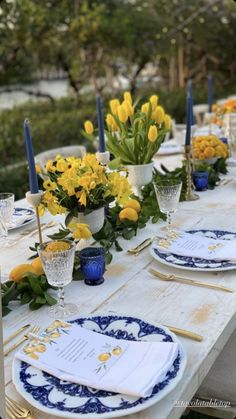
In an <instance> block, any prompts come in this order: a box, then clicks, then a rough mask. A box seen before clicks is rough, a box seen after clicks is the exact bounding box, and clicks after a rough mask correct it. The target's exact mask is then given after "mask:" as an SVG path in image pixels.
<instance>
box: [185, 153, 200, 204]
mask: <svg viewBox="0 0 236 419" xmlns="http://www.w3.org/2000/svg"><path fill="white" fill-rule="evenodd" d="M184 164H185V171H186V177H187V190H186V194H185V199H186V201H196V200H197V199H199V196H198V195H197V194H196V193H195V192H194V190H193V182H192V162H191V146H190V145H186V146H185V160H184Z"/></svg>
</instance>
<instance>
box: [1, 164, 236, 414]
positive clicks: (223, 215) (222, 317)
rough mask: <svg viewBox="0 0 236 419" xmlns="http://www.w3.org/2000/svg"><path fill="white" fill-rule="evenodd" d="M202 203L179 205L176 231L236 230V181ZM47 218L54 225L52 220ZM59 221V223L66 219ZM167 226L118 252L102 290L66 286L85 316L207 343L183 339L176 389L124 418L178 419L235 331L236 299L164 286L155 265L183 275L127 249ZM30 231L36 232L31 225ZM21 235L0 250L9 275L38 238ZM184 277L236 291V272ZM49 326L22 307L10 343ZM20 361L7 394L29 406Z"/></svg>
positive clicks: (13, 317)
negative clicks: (19, 382)
mask: <svg viewBox="0 0 236 419" xmlns="http://www.w3.org/2000/svg"><path fill="white" fill-rule="evenodd" d="M178 160H179V156H168V158H165V159H163V157H162V158H161V161H162V162H163V161H164V163H165V164H166V166H167V167H168V168H170V169H172V168H173V167H174V166H176V164H177V162H178ZM158 163H159V162H158V160H157V164H158ZM234 170H236V169H234ZM235 173H236V172H235ZM233 175H234V171H233V170H232V169H231V171H230V173H229V174H228V175H227V177H232V176H233ZM200 197H201V198H200V200H198V201H195V202H183V203H180V204H179V209H178V211H177V213H176V214H175V216H174V223H175V225H176V227H179V228H194V227H197V228H201V227H202V228H217V229H225V230H229V231H236V224H235V223H234V214H235V211H236V181H234V182H231V183H229V184H228V185H226V186H224V187H220V186H219V187H218V188H216V189H215V190H213V191H207V192H201V193H200ZM21 204H22V202H21ZM44 218H45V220H48V219H49V216H48V215H47V216H46V217H44ZM57 219H58V220H60V217H58V218H57ZM163 225H164V223H163V222H159V223H157V224H154V225H151V224H149V225H148V226H147V227H146V228H145V229H143V230H140V231H139V232H138V235H137V236H136V237H135V238H133V239H132V240H131V241H125V240H122V241H121V244H122V247H123V251H122V252H120V253H119V252H114V253H113V261H112V263H111V264H110V265H109V266H108V267H107V271H106V274H105V282H104V283H103V284H102V285H100V286H99V287H89V286H86V285H85V284H84V282H74V283H71V284H70V285H69V286H67V287H66V299H67V300H68V301H74V302H76V304H77V305H78V307H79V313H78V314H79V315H81V316H83V315H88V314H93V313H102V314H109V313H110V314H112V313H113V314H115V313H118V314H129V315H132V316H136V317H139V318H142V319H144V320H147V321H150V322H152V323H154V324H156V323H160V324H168V325H172V326H176V327H180V328H184V329H188V330H192V331H194V332H196V333H198V334H200V335H202V336H203V337H204V340H203V341H202V342H201V343H198V342H194V341H192V340H189V339H185V338H179V339H180V340H181V342H182V344H183V346H184V348H185V350H186V352H187V356H188V363H187V368H186V371H185V373H184V377H183V379H182V380H181V382H180V383H179V385H178V386H177V388H176V389H175V390H174V391H173V392H171V393H170V394H169V395H168V396H167V397H165V398H164V399H163V400H162V401H161V402H160V403H157V404H156V405H154V406H153V407H151V408H149V409H147V410H144V411H141V412H140V413H138V414H134V415H131V416H125V417H124V416H123V419H125V418H128V417H129V418H130V419H154V418H158V419H166V418H168V419H177V418H179V417H180V416H181V414H182V413H183V411H184V407H183V408H181V407H174V402H175V401H176V400H183V401H185V402H186V401H189V400H191V398H192V397H193V395H194V394H195V392H196V390H197V389H198V387H199V386H200V384H201V382H202V380H203V379H204V377H205V376H206V375H207V373H208V371H209V369H210V368H211V366H212V365H213V363H214V361H215V359H216V358H217V356H218V354H219V353H220V352H221V351H222V350H223V347H224V345H225V343H226V342H227V340H228V338H229V337H230V335H231V333H232V332H233V330H234V328H235V326H236V298H235V296H236V294H229V293H225V292H221V291H215V290H210V289H207V288H200V287H194V286H189V285H184V284H178V283H171V282H170V283H169V282H167V283H166V282H162V281H159V280H158V279H155V278H154V277H152V276H151V275H150V274H149V273H148V269H149V268H150V267H153V268H156V269H158V270H159V271H161V272H164V273H176V272H177V270H176V269H173V268H169V267H167V266H165V265H162V264H160V263H158V262H157V261H155V260H153V259H152V257H151V256H150V254H149V250H148V249H146V250H144V251H143V252H142V253H141V254H140V255H139V256H137V257H136V256H133V255H130V254H128V253H127V249H128V248H130V247H134V246H135V245H136V244H138V243H140V242H141V241H142V240H144V239H145V238H147V237H153V236H154V235H155V234H156V233H157V232H158V230H159V229H160V228H162V227H163ZM30 227H32V228H33V226H32V225H31V226H30ZM24 228H27V227H24ZM54 230H55V231H56V230H57V227H53V228H52V229H51V230H50V233H52V232H53V231H54ZM22 231H23V229H19V230H17V231H16V232H15V233H13V232H12V233H10V235H11V236H12V237H15V238H17V239H19V241H18V243H17V245H16V246H13V247H11V248H8V249H3V250H1V255H0V265H1V269H2V273H3V274H7V272H9V270H10V269H11V268H12V267H14V266H15V265H16V264H18V263H24V262H26V260H27V258H28V257H29V256H30V255H31V252H30V250H29V245H31V244H33V243H34V242H35V241H36V239H37V236H36V235H35V236H33V237H31V238H30V239H29V238H27V237H23V236H21V233H22ZM47 234H49V230H47V231H46V232H44V233H43V235H44V237H45V238H46V236H47ZM178 273H179V274H181V275H182V276H186V277H191V278H195V279H200V280H201V281H207V282H212V283H216V284H222V285H225V286H229V287H231V288H235V290H236V278H235V271H227V272H222V273H221V272H217V273H203V272H193V273H192V272H189V271H181V270H178ZM49 322H50V319H49V318H48V315H47V308H42V309H40V310H38V311H34V312H31V311H29V309H28V308H27V307H26V306H22V307H17V308H16V309H15V310H13V312H12V313H10V314H9V315H8V316H6V317H5V318H4V319H3V334H4V338H7V336H9V335H10V334H11V333H12V332H13V331H15V330H17V329H18V328H19V327H20V326H22V325H24V324H27V323H31V324H40V326H41V327H42V328H43V327H44V326H46V325H47V324H48V323H49ZM13 356H14V354H11V355H9V356H8V357H6V359H5V381H6V392H7V394H8V395H10V396H12V397H13V398H14V399H15V400H19V401H20V402H21V404H24V405H26V404H27V403H26V402H24V401H23V400H22V398H21V396H19V395H18V394H17V393H16V390H15V389H14V385H13V384H12V381H11V365H12V359H13ZM31 410H32V412H33V413H34V414H35V417H37V418H38V419H46V418H47V417H48V416H47V415H45V414H43V413H42V412H39V411H36V409H34V408H32V409H31ZM55 418H56V417H55V416H52V419H55Z"/></svg>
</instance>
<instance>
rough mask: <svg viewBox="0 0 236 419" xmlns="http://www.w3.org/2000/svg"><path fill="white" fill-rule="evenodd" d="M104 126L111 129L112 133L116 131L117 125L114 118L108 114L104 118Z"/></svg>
mask: <svg viewBox="0 0 236 419" xmlns="http://www.w3.org/2000/svg"><path fill="white" fill-rule="evenodd" d="M106 124H107V126H108V128H111V130H112V131H118V130H119V128H118V125H117V123H116V121H115V118H114V117H113V116H112V114H111V113H108V114H107V116H106Z"/></svg>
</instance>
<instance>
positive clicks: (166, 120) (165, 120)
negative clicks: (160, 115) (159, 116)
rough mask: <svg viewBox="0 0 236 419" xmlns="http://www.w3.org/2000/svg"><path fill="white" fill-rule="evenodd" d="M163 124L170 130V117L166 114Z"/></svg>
mask: <svg viewBox="0 0 236 419" xmlns="http://www.w3.org/2000/svg"><path fill="white" fill-rule="evenodd" d="M164 124H165V127H166V129H170V128H171V117H170V115H168V114H166V115H165V118H164Z"/></svg>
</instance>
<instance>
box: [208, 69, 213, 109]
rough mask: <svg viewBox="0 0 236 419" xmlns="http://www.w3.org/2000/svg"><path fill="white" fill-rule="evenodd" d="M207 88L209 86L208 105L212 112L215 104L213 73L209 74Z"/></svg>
mask: <svg viewBox="0 0 236 419" xmlns="http://www.w3.org/2000/svg"><path fill="white" fill-rule="evenodd" d="M207 88H208V106H209V112H212V105H213V78H212V75H211V74H208V76H207Z"/></svg>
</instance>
